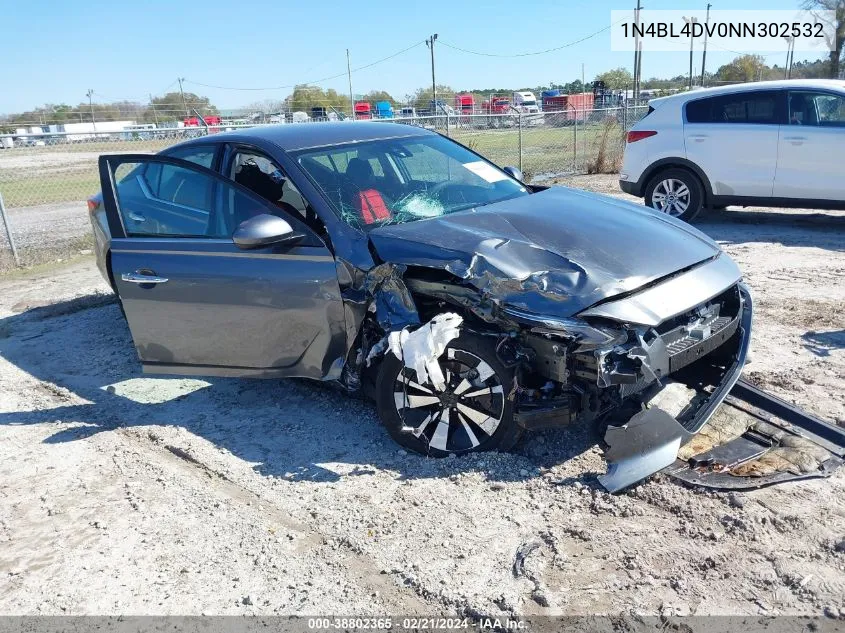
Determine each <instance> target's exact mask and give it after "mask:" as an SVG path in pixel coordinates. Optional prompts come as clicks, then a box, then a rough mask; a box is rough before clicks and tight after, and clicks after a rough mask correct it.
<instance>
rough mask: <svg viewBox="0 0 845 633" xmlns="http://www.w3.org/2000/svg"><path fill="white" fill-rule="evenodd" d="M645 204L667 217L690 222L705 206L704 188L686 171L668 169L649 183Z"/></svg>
mask: <svg viewBox="0 0 845 633" xmlns="http://www.w3.org/2000/svg"><path fill="white" fill-rule="evenodd" d="M645 203H646V204H647V205H648V206H650V207H653V208H655V209H657V210H658V211H662V212H663V213H666V214H667V215H671V216H672V217H675V218H678V219H680V220H685V221H686V222H689V221H690V220H692V219H693V218H694V217H695V216H697V215H698V214H699V212H700V211H701V209H702V207H703V206H704V187H702V186H701V182H700V181H699V180H698V178H697V177H696V176H695V175H693V174H692V173H691V172H689V171H687V170H686V169H677V168H672V169H667V170H665V171H661V172H659V173H658V174H657V175H656V176H654V178H652V179H651V180H650V181H649V183H648V185H647V186H646V190H645Z"/></svg>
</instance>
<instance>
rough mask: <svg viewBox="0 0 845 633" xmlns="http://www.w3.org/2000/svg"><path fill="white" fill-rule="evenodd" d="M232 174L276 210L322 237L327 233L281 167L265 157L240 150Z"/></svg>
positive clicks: (232, 166) (233, 177)
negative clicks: (299, 221)
mask: <svg viewBox="0 0 845 633" xmlns="http://www.w3.org/2000/svg"><path fill="white" fill-rule="evenodd" d="M228 175H229V178H231V179H232V180H234V181H235V182H237V183H238V184H240V185H243V186H244V187H246V188H247V189H250V190H252V191H254V192H255V193H257V194H258V195H259V196H261V197H262V198H264V199H265V200H268V201H269V202H272V203H273V205H274V207H275V208H276V209H279V210H281V211H283V212H284V213H286V214H289V215H293V216H294V217H295V218H297V219H300V220H302V221H304V222H306V224H308V225H309V226H311V228H313V229H314V230H315V231H316V232H317V233H318V234H322V233H324V232H325V231H324V230H323V229H322V226H321V225H320V226H318V224H319V220H318V219H317V217H316V215H315V213H314V211H313V209H312V208H311V206H310V205H309V204H308V202H307V201H306V200H305V197H304V196H303V195H302V194H301V193H300V192H299V189H297V188H296V186H295V185H294V184H293V183H292V182H291V180H290V178H288V176H287V174H286V173H285V172H284V170H282V168H281V167H280V166H279V164H278V163H277V162H276V161H274V160H273V159H271V158H269V157H268V156H266V155H265V154H263V153H261V152H258V151H255V150H237V151H236V152H235V153H234V155H233V156H232V160H231V164H230V167H229V174H228ZM279 215H281V214H279Z"/></svg>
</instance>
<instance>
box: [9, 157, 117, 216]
mask: <svg viewBox="0 0 845 633" xmlns="http://www.w3.org/2000/svg"><path fill="white" fill-rule="evenodd" d="M99 190H100V176H99V174H98V173H97V168H96V165H94V166H93V167H92V168H91V169H90V170H85V171H74V172H60V173H55V172H52V173H44V174H41V175H33V176H30V175H28V174H27V175H24V176H20V175H19V173H15V172H14V171H12V170H9V171H7V173H6V174H5V175H4V176H3V177H1V178H0V192H2V193H3V201H4V202H5V204H6V208H8V209H13V208H15V207H29V206H34V205H38V204H49V203H52V202H78V201H85V200H87V199H88V197H89V196H91V195H93V194H95V193H97V192H98V191H99Z"/></svg>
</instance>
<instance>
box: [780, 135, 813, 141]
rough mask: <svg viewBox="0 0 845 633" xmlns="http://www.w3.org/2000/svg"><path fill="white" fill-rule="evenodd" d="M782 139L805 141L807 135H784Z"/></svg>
mask: <svg viewBox="0 0 845 633" xmlns="http://www.w3.org/2000/svg"><path fill="white" fill-rule="evenodd" d="M783 140H784V141H806V140H807V137H806V136H784V137H783Z"/></svg>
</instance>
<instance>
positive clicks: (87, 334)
mask: <svg viewBox="0 0 845 633" xmlns="http://www.w3.org/2000/svg"><path fill="white" fill-rule="evenodd" d="M611 182H612V177H604V176H601V177H595V176H593V177H584V178H582V179H579V180H576V181H575V182H574V184H576V185H577V186H582V187H584V188H591V189H598V190H601V188H602V187H605V186H607V187H609V186H610V185H609V183H611ZM843 222H845V216H843V215H842V214H835V213H834V214H826V215H823V216H808V215H807V214H806V213H800V212H780V211H778V212H773V211H749V212H741V213H740V212H736V211H727V212H723V213H721V214H715V215H711V216H709V217H707V218H705V219H703V221H702V222H700V223H699V224H698V225H699V227H700V228H701V229H702V230H704V231H706V232H708V233H709V234H711V235H713V236H714V237H715V238H716V239H717V240H719V241H720V242H721V243H722V244H723V246H724V248H725V250H726V251H728V253H730V254H731V255H732V256H733V257H735V258H736V260H737V261H738V262H739V264H740V266H741V267H742V269H743V271H744V273H745V276H746V279H747V280H748V282H749V284H750V285H751V288H752V290H753V292H754V294H755V299H756V309H757V311H756V314H755V323H754V338H753V343H752V354H753V362H752V364H751V365H750V366H749V367H748V368H747V370H746V371H747V376H749V377H750V378H751V379H752V380H754V381H755V382H757V383H758V384H762V385H764V386H765V387H766V389H770V390H771V391H772V392H774V393H777V394H778V395H781V396H783V397H786V398H787V399H790V400H793V401H795V402H798V403H799V404H800V405H802V406H805V407H807V408H808V409H809V410H811V411H813V412H815V413H817V414H819V415H822V416H824V417H827V418H829V419H836V420H838V421H839V422H840V423H845V388H843V376H845V340H843V338H844V337H845V329H843V328H845V321H843V317H842V314H843V313H845V274H843V273H845V232H843ZM597 442H598V438H597V437H596V436H595V434H594V433H593V432H592V431H591V430H590V429H588V428H582V427H573V428H571V429H566V430H555V431H546V432H543V433H538V434H534V435H531V436H529V437H528V438H527V439H526V440H525V441H523V442H522V443H521V444H520V445H519V446H518V447H517V449H516V451H515V452H514V453H511V454H487V455H479V456H470V457H466V458H454V459H444V460H432V459H425V458H422V457H418V456H415V455H409V454H405V453H404V452H403V451H401V450H399V449H398V447H397V446H396V445H395V444H393V443H392V442H391V441H390V439H389V438H388V436H387V434H386V433H385V432H384V431H383V430H382V429H381V428H380V426H379V425H378V423H377V420H376V418H375V412H374V410H373V407H372V406H371V405H370V404H369V403H367V402H365V401H361V400H355V399H349V398H348V397H346V396H345V395H343V394H341V393H338V392H336V391H334V390H332V389H329V388H327V387H324V386H321V385H315V384H311V383H307V382H304V381H295V380H289V381H275V380H274V381H249V380H223V379H210V380H196V379H179V378H173V379H167V378H145V377H143V376H142V375H141V374H140V372H139V366H138V363H137V360H136V357H135V353H134V350H133V346H132V342H131V338H130V336H129V333H128V331H127V329H126V326H125V324H124V321H123V319H122V316H121V313H120V310H119V308H118V306H117V305H116V304H115V303H114V302H113V299H112V297H111V296H110V295H109V294H108V289H107V287H106V286H105V284H104V283H103V282H102V280H101V279H100V278H99V276H98V274H97V272H96V270H95V268H94V264H93V261H91V260H90V259H86V260H85V261H82V262H79V263H76V264H74V265H72V266H68V267H65V268H54V269H51V270H42V271H39V272H37V273H32V274H28V275H17V276H7V277H5V278H3V277H0V498H2V499H3V503H2V504H0V543H2V548H0V570H2V573H3V575H4V583H3V584H4V589H3V591H2V592H0V613H4V614H200V613H206V614H274V613H278V614H312V615H313V614H325V613H333V614H349V613H353V614H354V613H358V614H371V613H373V612H379V613H418V614H420V613H429V614H431V613H458V614H466V615H471V614H476V613H490V614H521V615H528V614H561V613H563V614H586V613H598V614H623V615H626V616H631V617H633V616H635V615H644V614H661V615H672V614H687V613H697V614H743V615H745V614H747V615H758V614H763V615H770V614H796V615H797V614H814V615H821V614H823V613H824V614H827V615H828V616H829V617H843V618H845V597H844V596H845V501H843V500H845V472H838V473H836V474H835V475H833V476H832V477H831V478H830V479H826V480H814V481H806V482H795V483H790V484H786V485H782V486H776V487H771V488H768V489H764V490H759V491H754V492H749V493H743V494H724V493H713V492H706V491H697V490H691V489H687V488H683V487H681V486H679V485H676V484H675V483H673V482H672V481H670V480H668V479H666V478H664V477H662V476H657V477H654V478H652V479H650V480H649V481H647V482H645V483H643V484H641V485H639V486H637V487H635V488H634V489H632V490H630V491H628V492H627V493H625V494H622V495H618V496H611V495H608V494H606V493H604V492H602V491H601V490H600V489H598V488H597V486H596V483H595V475H596V474H599V473H601V472H603V471H604V468H605V465H604V462H603V460H602V458H601V452H600V449H599V447H598V445H597ZM518 553H519V556H518ZM526 553H527V555H526V556H525V560H524V566H522V567H521V566H519V565H517V566H516V567H515V566H514V563H515V561H516V560H517V558H521V557H522V555H523V554H526Z"/></svg>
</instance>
